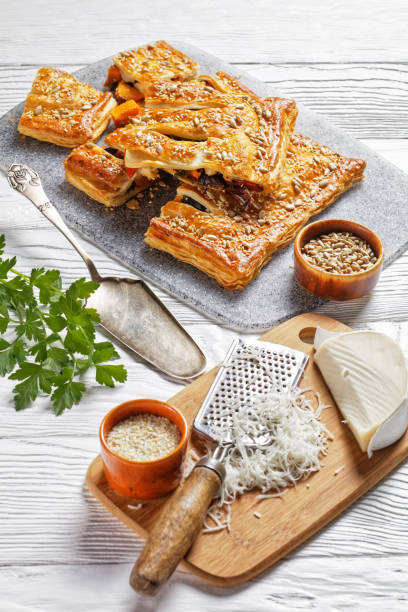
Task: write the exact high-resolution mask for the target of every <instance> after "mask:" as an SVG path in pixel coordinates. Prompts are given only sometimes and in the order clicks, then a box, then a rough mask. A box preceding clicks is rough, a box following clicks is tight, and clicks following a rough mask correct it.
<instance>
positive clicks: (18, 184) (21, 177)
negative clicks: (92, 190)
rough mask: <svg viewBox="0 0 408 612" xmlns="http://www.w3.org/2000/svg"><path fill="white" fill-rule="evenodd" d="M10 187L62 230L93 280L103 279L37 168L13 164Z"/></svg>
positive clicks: (9, 170)
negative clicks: (52, 200)
mask: <svg viewBox="0 0 408 612" xmlns="http://www.w3.org/2000/svg"><path fill="white" fill-rule="evenodd" d="M7 180H8V182H9V185H10V187H12V188H13V189H15V190H16V191H18V192H19V193H21V194H22V195H24V196H25V197H26V198H28V199H29V200H31V202H32V203H33V204H34V206H36V207H37V208H38V210H39V211H40V212H41V213H42V214H43V215H44V217H47V219H48V220H49V221H51V223H53V224H54V225H55V227H57V228H58V229H59V230H60V232H62V233H63V234H64V236H65V238H67V240H69V242H70V243H71V244H72V246H73V247H74V249H76V251H77V252H78V253H79V255H80V256H81V257H82V259H83V260H84V262H85V263H86V265H87V267H88V270H89V273H90V275H91V278H92V280H94V281H96V282H100V281H101V276H100V274H99V272H98V270H97V269H96V266H95V264H94V263H93V261H92V259H91V258H90V257H89V255H88V253H87V252H86V251H85V250H84V249H83V248H82V246H81V245H80V244H79V242H78V241H77V239H76V238H75V236H74V235H73V234H72V233H71V231H70V230H69V229H68V227H67V225H66V223H65V221H64V220H63V218H62V217H61V215H60V214H59V212H58V211H57V209H56V208H55V207H54V206H53V205H52V204H51V202H50V201H49V199H48V198H47V195H46V193H45V191H44V189H43V186H42V184H41V179H40V177H39V175H38V173H37V172H35V170H33V169H32V168H30V167H29V166H26V165H25V164H11V166H10V167H9V169H8V171H7Z"/></svg>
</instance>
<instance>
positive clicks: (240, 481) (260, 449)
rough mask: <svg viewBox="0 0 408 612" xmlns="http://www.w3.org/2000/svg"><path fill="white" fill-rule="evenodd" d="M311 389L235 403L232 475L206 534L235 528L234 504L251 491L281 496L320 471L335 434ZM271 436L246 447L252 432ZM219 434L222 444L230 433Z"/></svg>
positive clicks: (211, 512) (230, 458) (210, 516)
mask: <svg viewBox="0 0 408 612" xmlns="http://www.w3.org/2000/svg"><path fill="white" fill-rule="evenodd" d="M310 391H311V390H310V389H306V390H300V389H298V388H296V389H292V390H290V391H287V390H280V391H277V390H273V391H270V392H268V394H267V395H253V396H252V397H251V402H250V404H249V405H245V406H240V407H236V406H234V407H233V408H235V411H234V413H233V420H232V430H231V433H232V437H233V439H234V445H233V446H232V447H231V449H230V451H229V452H228V454H227V456H226V458H225V460H224V465H225V468H226V478H225V481H224V485H223V487H222V489H221V493H220V496H219V498H218V499H217V501H216V502H215V503H213V505H212V506H211V507H210V508H209V510H208V513H207V516H206V518H205V522H204V533H210V532H214V531H221V530H223V529H227V530H228V531H229V530H230V519H231V504H232V502H233V501H234V500H235V499H236V498H237V497H238V496H240V495H242V494H243V493H245V492H246V491H251V490H253V489H257V490H258V491H259V495H257V499H267V498H273V497H280V496H281V495H283V494H284V493H286V492H287V491H288V488H289V487H291V486H294V485H296V483H297V482H298V481H300V480H305V479H306V478H308V477H309V476H310V475H311V474H312V473H313V472H316V471H318V470H319V469H320V467H321V466H322V464H321V462H320V457H321V455H326V454H327V446H328V440H329V439H332V438H333V436H332V434H331V433H330V431H329V430H328V429H327V428H326V427H325V425H324V424H323V423H322V422H321V421H320V415H321V412H322V410H323V408H324V406H323V405H322V403H321V401H320V397H319V395H318V394H317V393H312V394H311V393H310ZM316 403H317V408H316V407H315V406H316ZM265 434H267V435H269V436H270V438H271V441H270V444H268V445H267V446H255V447H253V448H251V447H248V446H246V445H245V442H247V440H248V438H247V436H248V435H249V436H251V437H252V439H255V440H256V439H260V438H261V437H262V436H265ZM215 435H216V439H217V440H218V441H219V442H222V440H223V439H224V437H225V432H223V431H222V430H218V431H217V432H215ZM217 510H218V512H217Z"/></svg>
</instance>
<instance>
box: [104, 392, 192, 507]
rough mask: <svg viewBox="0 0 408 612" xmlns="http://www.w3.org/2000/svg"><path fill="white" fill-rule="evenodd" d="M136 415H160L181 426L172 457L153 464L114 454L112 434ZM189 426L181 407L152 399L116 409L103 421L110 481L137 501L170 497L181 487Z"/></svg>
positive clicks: (152, 462)
mask: <svg viewBox="0 0 408 612" xmlns="http://www.w3.org/2000/svg"><path fill="white" fill-rule="evenodd" d="M134 414H156V415H158V416H163V417H166V418H168V419H169V420H170V421H172V422H173V423H174V424H175V425H177V427H178V429H179V430H180V434H181V439H180V443H179V444H178V446H177V447H176V448H175V449H174V450H173V451H172V452H171V453H169V454H168V455H166V456H164V457H160V459H155V460H153V461H131V460H129V459H125V458H124V457H120V456H119V455H117V454H116V453H114V452H113V451H112V450H110V448H108V446H107V444H106V438H107V435H108V433H109V431H110V430H111V429H112V427H113V426H114V425H116V423H118V422H119V421H122V420H123V419H126V418H127V417H129V416H131V415H134ZM188 433H189V432H188V426H187V422H186V420H185V418H184V416H183V415H182V414H181V412H180V411H179V410H177V408H174V406H171V405H170V404H166V402H160V401H158V400H152V399H138V400H130V401H129V402H124V403H123V404H119V406H116V407H115V408H113V409H112V410H111V411H110V412H108V414H107V415H105V417H104V418H103V420H102V423H101V426H100V429H99V439H100V442H101V456H102V460H103V464H104V468H105V475H106V479H107V481H108V482H109V484H110V485H111V487H112V488H113V489H115V491H117V492H118V493H121V494H122V495H125V496H126V497H133V498H136V499H152V498H155V497H161V496H162V495H166V494H167V493H169V492H170V491H172V490H173V489H175V488H176V487H177V485H178V484H179V482H180V480H181V476H182V464H183V461H184V456H185V453H186V448H187V442H188Z"/></svg>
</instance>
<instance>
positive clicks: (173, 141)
mask: <svg viewBox="0 0 408 612" xmlns="http://www.w3.org/2000/svg"><path fill="white" fill-rule="evenodd" d="M199 83H200V86H199V88H197V87H196V83H195V82H194V83H191V84H190V83H188V84H185V83H179V84H176V83H174V84H173V86H172V88H171V89H169V85H168V83H164V84H163V89H162V90H161V94H160V106H161V107H160V108H151V109H148V108H143V109H142V108H140V107H139V108H136V109H135V113H134V116H132V118H131V121H132V124H131V125H127V126H125V127H122V128H119V129H117V130H115V131H114V132H112V133H111V134H109V135H108V137H107V138H106V142H107V143H108V144H109V146H111V147H114V148H117V149H120V150H121V151H123V152H124V153H125V163H126V166H127V167H129V168H153V169H158V168H159V169H163V170H165V171H166V172H169V173H171V174H174V175H176V176H177V177H178V178H180V179H181V180H183V179H184V177H187V176H189V177H190V178H191V177H193V178H195V180H196V181H197V182H198V184H204V185H206V184H208V185H212V186H214V187H215V188H219V189H223V190H226V191H228V192H230V193H231V194H233V195H234V196H235V197H237V198H238V199H241V200H245V199H247V198H248V192H249V191H263V192H265V193H271V192H273V191H274V190H275V189H276V188H277V186H278V185H279V183H280V180H281V174H282V170H283V167H284V164H285V159H286V149H287V144H288V142H289V138H290V135H291V133H292V130H293V127H294V123H295V120H296V115H297V108H296V104H295V103H294V102H293V101H291V100H285V99H283V98H269V99H257V100H256V102H255V101H252V100H251V99H250V100H248V101H247V100H244V99H243V98H242V97H239V96H236V95H232V94H229V93H226V92H223V93H222V92H220V91H218V90H216V89H214V88H213V87H210V86H205V85H204V87H206V88H207V89H203V85H202V82H201V81H199ZM155 85H156V84H155ZM197 90H198V91H202V92H204V95H203V96H202V97H201V98H200V97H199V95H198V94H197ZM187 94H188V95H187ZM182 99H184V100H185V101H186V106H187V108H186V107H184V108H181V106H182V104H181V100H182ZM194 99H195V100H196V102H194V101H193V100H194ZM149 100H150V98H146V103H148V102H149ZM198 103H202V104H203V105H204V106H205V107H204V108H200V109H193V108H188V106H194V105H197V104H198ZM162 107H163V108H162Z"/></svg>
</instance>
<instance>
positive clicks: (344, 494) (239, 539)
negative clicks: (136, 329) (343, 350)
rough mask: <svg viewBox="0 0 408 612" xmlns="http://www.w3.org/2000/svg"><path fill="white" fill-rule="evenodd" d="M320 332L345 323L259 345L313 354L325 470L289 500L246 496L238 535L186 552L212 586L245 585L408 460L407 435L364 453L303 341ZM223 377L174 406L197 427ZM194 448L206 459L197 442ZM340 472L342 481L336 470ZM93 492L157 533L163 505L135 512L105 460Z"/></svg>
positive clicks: (305, 318) (312, 324) (287, 333)
mask: <svg viewBox="0 0 408 612" xmlns="http://www.w3.org/2000/svg"><path fill="white" fill-rule="evenodd" d="M316 327H321V328H323V329H327V330H330V331H337V332H342V331H347V330H349V328H348V327H346V326H345V325H343V324H342V323H340V322H338V321H336V320H334V319H331V318H328V317H325V316H324V315H320V314H313V313H308V314H303V315H299V316H298V317H295V318H293V319H290V320H288V321H286V322H285V323H283V324H281V325H279V326H278V327H276V328H275V329H272V330H270V331H268V332H267V333H266V334H264V335H263V336H262V337H261V338H260V340H263V341H268V342H275V343H277V344H282V345H284V346H289V347H290V348H293V349H296V350H300V351H303V352H305V353H307V354H308V355H309V362H308V364H307V367H306V370H305V373H304V376H303V378H302V380H301V383H300V387H301V388H303V389H310V388H312V389H313V390H314V391H315V392H317V393H318V394H319V397H320V400H321V402H322V404H323V405H324V406H327V408H325V409H324V410H323V411H322V415H321V421H322V422H323V423H324V424H325V426H326V427H327V429H328V431H330V432H331V434H332V436H333V439H332V440H331V441H330V442H329V445H328V452H327V455H326V456H325V457H322V458H321V460H322V464H323V465H322V468H321V469H320V470H319V471H318V472H316V473H315V474H313V475H312V476H311V477H310V478H308V480H307V484H308V486H306V482H304V481H302V482H299V483H298V484H297V486H296V487H292V488H290V489H288V491H287V492H286V493H285V495H284V496H282V498H274V499H268V500H258V499H257V494H258V492H257V491H253V492H252V491H251V492H249V493H246V494H245V495H243V496H241V497H240V498H239V499H237V500H236V501H235V502H234V503H233V504H232V506H231V530H230V531H226V530H224V531H220V532H216V533H213V534H203V533H201V534H200V535H199V536H198V538H197V539H196V541H195V542H194V543H193V545H192V547H191V549H190V550H189V552H188V553H187V555H186V557H185V560H184V561H183V565H185V567H187V569H189V570H190V571H191V572H193V573H196V574H197V575H198V576H200V577H202V578H203V579H205V580H208V581H210V582H213V583H215V584H218V585H220V586H226V587H227V586H231V585H236V584H241V583H243V582H246V581H247V580H249V579H250V578H252V577H254V576H256V575H258V574H259V573H261V572H263V571H264V570H265V569H267V568H268V567H270V566H272V565H273V564H274V563H276V561H278V560H279V559H280V558H282V557H283V556H284V555H286V554H288V553H290V552H292V550H294V549H295V548H297V547H298V546H299V545H300V544H302V543H303V542H304V541H305V540H307V539H308V538H310V537H311V536H312V535H314V534H315V533H316V532H318V531H319V530H320V529H321V528H322V527H324V526H325V525H327V524H328V523H330V522H331V521H332V520H333V519H334V518H336V517H337V516H338V515H339V514H340V513H341V512H343V511H344V510H345V509H346V508H347V507H348V506H349V505H350V504H352V503H353V502H355V501H356V500H357V499H358V498H359V497H361V495H363V494H364V493H366V492H367V491H368V490H369V489H370V488H371V487H372V486H374V485H375V484H376V483H377V482H379V481H380V480H381V479H382V478H384V476H386V475H387V474H388V473H389V472H390V471H391V470H392V469H394V468H395V467H396V466H397V465H398V464H399V463H401V461H403V460H404V459H405V458H406V457H407V456H408V434H407V435H406V436H404V437H403V438H402V439H401V440H400V441H399V442H398V443H397V444H395V445H393V446H392V447H389V448H387V449H384V450H383V451H381V452H377V453H375V455H374V457H373V458H372V459H368V457H367V454H366V453H362V452H361V450H360V448H359V446H358V444H357V442H356V440H355V439H354V437H353V435H352V433H351V431H350V429H349V428H348V427H347V426H346V425H345V424H344V423H342V417H341V413H340V412H339V411H338V409H337V408H336V405H335V403H334V400H333V398H332V397H331V395H330V393H329V390H328V389H327V387H326V385H325V383H324V381H323V379H322V377H321V375H320V372H319V369H318V368H317V366H316V365H315V363H314V359H313V355H314V349H313V346H312V345H311V344H310V343H307V342H303V341H302V339H301V338H302V333H304V332H305V331H307V330H309V331H311V333H313V335H314V331H315V330H316ZM215 374H216V370H214V371H212V372H208V373H207V374H204V375H203V376H201V377H200V378H198V379H197V380H196V381H194V382H193V383H192V384H191V385H189V386H188V387H187V388H186V389H183V390H182V391H181V392H180V393H178V394H177V395H175V396H174V397H172V398H170V399H169V403H170V404H172V405H174V406H176V407H177V408H179V410H181V411H182V412H183V414H184V416H185V417H186V419H187V422H188V423H189V424H190V425H191V424H192V421H193V420H194V417H195V415H196V413H197V412H198V410H199V408H200V406H201V404H202V402H203V400H204V398H205V396H206V394H207V393H208V390H209V388H210V386H211V383H212V382H213V380H214V378H215ZM192 448H194V449H195V450H196V451H197V452H200V447H199V446H197V439H196V438H194V437H193V438H192ZM339 468H341V471H340V472H339V473H338V474H336V471H337V470H338V469H339ZM86 482H87V485H88V488H89V490H90V491H91V493H92V494H93V495H94V496H95V497H96V498H97V499H98V500H99V501H100V502H101V503H102V504H103V505H104V506H105V507H106V508H107V509H108V510H109V511H110V512H112V514H113V515H114V516H116V517H117V518H119V520H121V521H122V522H124V523H125V524H126V525H127V526H128V527H129V528H130V529H132V530H133V531H135V532H136V533H138V534H139V535H142V536H145V534H146V532H150V531H151V529H152V528H153V526H154V524H155V522H156V521H157V518H158V515H159V513H160V511H161V509H162V507H163V503H165V502H164V501H161V500H154V501H152V502H150V503H149V502H147V503H146V502H145V503H142V504H141V507H140V508H137V507H136V508H135V502H134V501H133V500H132V499H130V498H126V497H123V496H122V495H118V494H117V493H116V491H114V490H113V489H112V488H111V487H110V486H109V484H108V483H107V481H106V478H105V475H104V471H103V463H102V460H101V458H100V457H98V458H97V459H95V460H94V461H93V462H92V464H91V465H90V467H89V470H88V473H87V479H86ZM255 511H257V512H259V514H260V518H259V519H257V518H256V517H255V516H254V512H255Z"/></svg>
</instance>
